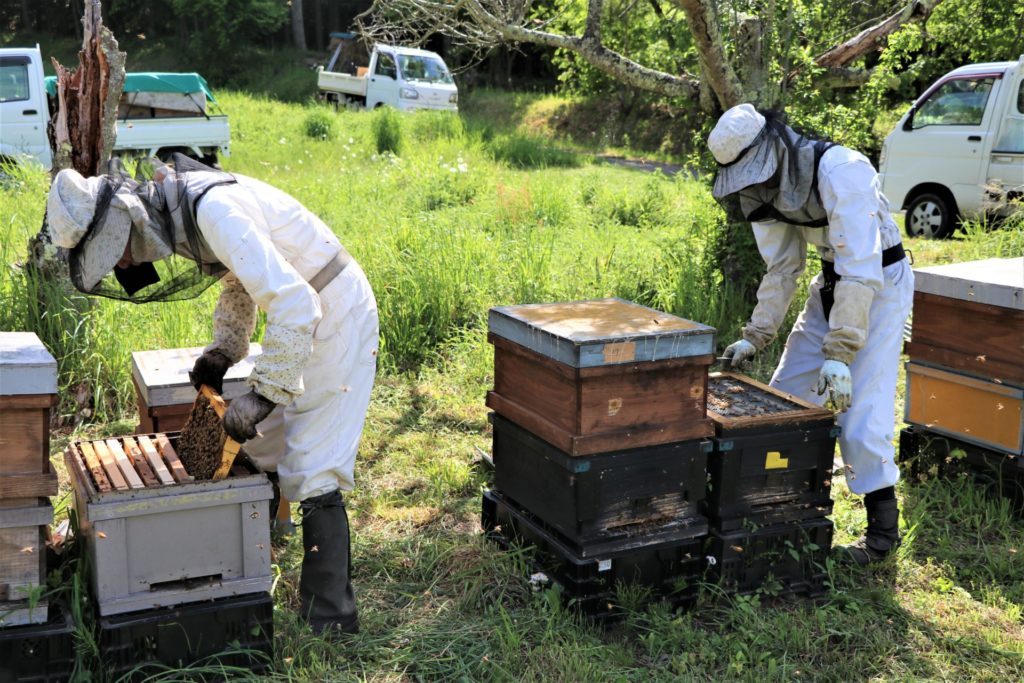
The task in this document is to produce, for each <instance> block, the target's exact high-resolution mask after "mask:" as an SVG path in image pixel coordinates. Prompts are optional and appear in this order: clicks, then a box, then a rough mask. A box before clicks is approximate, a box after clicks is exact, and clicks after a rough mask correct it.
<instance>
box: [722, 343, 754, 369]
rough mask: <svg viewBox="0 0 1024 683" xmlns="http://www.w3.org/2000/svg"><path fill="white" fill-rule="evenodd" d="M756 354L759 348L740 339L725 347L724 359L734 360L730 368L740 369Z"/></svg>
mask: <svg viewBox="0 0 1024 683" xmlns="http://www.w3.org/2000/svg"><path fill="white" fill-rule="evenodd" d="M755 353H757V348H756V347H755V346H754V345H753V344H751V343H750V342H748V341H747V340H746V339H740V340H739V341H737V342H733V343H732V344H729V345H728V346H727V347H725V353H723V354H722V357H723V358H729V359H732V362H731V363H729V367H731V368H738V367H739V366H740V364H741V363H743V362H744V361H746V360H747V359H748V358H753V357H754V354H755Z"/></svg>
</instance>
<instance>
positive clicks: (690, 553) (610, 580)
mask: <svg viewBox="0 0 1024 683" xmlns="http://www.w3.org/2000/svg"><path fill="white" fill-rule="evenodd" d="M482 526H483V528H484V531H485V532H487V533H488V534H489V535H490V536H491V538H493V539H494V540H496V541H498V542H499V543H500V544H502V545H503V546H505V547H508V545H509V544H513V543H514V544H518V545H532V546H534V547H535V549H536V554H535V556H534V559H535V563H536V568H537V569H539V570H540V571H541V572H543V573H544V574H545V575H546V576H547V578H548V579H550V580H551V581H552V582H553V583H555V584H557V585H558V586H559V587H560V588H561V589H562V595H563V597H564V598H565V599H566V601H568V602H569V603H570V604H572V605H573V606H574V607H576V608H577V609H579V610H580V611H581V612H583V613H585V614H588V615H589V616H595V617H603V616H609V615H611V614H613V613H614V611H615V608H614V603H615V600H616V598H615V593H616V589H617V585H618V584H619V583H620V582H621V583H624V584H634V585H640V586H646V587H649V588H651V589H652V592H653V593H655V594H656V595H658V596H659V597H665V598H667V599H669V600H670V601H671V602H673V604H675V605H676V606H688V605H690V604H692V601H693V599H694V598H695V596H696V588H697V583H698V581H699V580H700V576H701V573H702V571H703V568H704V556H703V555H702V554H701V548H702V545H703V542H704V538H705V537H704V535H700V536H695V537H693V538H689V539H685V540H682V541H679V540H677V541H669V542H666V543H661V544H656V545H648V546H642V547H640V548H634V549H626V550H620V551H618V552H613V553H609V554H608V555H606V556H603V557H601V558H582V557H580V556H579V555H577V554H576V553H574V552H573V550H572V549H571V548H570V547H569V546H568V545H566V543H565V542H564V539H562V538H560V537H559V535H558V533H557V532H556V531H555V530H554V529H552V528H550V527H548V526H547V525H545V524H544V523H543V522H541V521H540V520H538V519H537V518H536V517H534V516H533V515H531V514H530V513H529V512H527V511H525V510H523V509H522V508H520V507H518V506H517V505H516V504H515V503H513V502H512V501H510V500H508V499H507V498H505V497H504V496H502V494H501V493H499V492H497V491H485V492H484V494H483V501H482Z"/></svg>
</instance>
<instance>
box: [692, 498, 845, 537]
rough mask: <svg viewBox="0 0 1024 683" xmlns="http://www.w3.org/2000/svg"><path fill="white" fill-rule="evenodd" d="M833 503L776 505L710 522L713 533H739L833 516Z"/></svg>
mask: <svg viewBox="0 0 1024 683" xmlns="http://www.w3.org/2000/svg"><path fill="white" fill-rule="evenodd" d="M833 506H834V503H833V501H832V500H831V499H830V500H827V501H821V502H817V503H776V504H774V505H764V506H757V507H755V508H754V510H753V511H752V512H751V513H750V514H749V515H741V516H739V517H726V518H724V519H723V518H713V519H710V520H709V522H708V525H709V530H711V531H739V530H741V529H747V530H750V529H754V528H760V527H765V526H773V525H777V524H788V523H791V522H803V521H807V520H813V519H819V518H821V517H825V516H827V515H831V514H832V508H833Z"/></svg>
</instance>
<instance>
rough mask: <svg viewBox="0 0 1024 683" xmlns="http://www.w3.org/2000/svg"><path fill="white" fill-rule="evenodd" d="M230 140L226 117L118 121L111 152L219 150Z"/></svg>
mask: <svg viewBox="0 0 1024 683" xmlns="http://www.w3.org/2000/svg"><path fill="white" fill-rule="evenodd" d="M230 140H231V131H230V129H229V127H228V117H227V116H222V115H220V116H211V117H209V118H206V117H205V116H195V117H189V118H178V117H173V118H155V119H153V118H150V119H127V120H124V119H118V121H117V140H116V141H115V142H114V150H124V149H133V150H137V149H149V150H151V151H153V152H155V151H156V150H158V149H160V148H162V147H201V148H206V147H220V148H222V150H224V151H226V149H227V146H228V143H229V142H230Z"/></svg>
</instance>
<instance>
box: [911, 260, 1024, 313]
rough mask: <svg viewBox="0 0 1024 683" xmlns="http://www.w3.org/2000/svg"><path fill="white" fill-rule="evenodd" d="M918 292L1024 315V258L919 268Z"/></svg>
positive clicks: (915, 272)
mask: <svg viewBox="0 0 1024 683" xmlns="http://www.w3.org/2000/svg"><path fill="white" fill-rule="evenodd" d="M914 290H915V291H917V292H923V293H925V294H935V295H938V296H945V297H949V298H951V299H960V300H961V301H974V302H977V303H981V304H988V305H990V306H1001V307H1002V308H1012V309H1015V310H1018V311H1024V257H1021V258H992V259H985V260H983V261H967V262H965V263H950V264H947V265H944V266H929V267H928V268H915V269H914Z"/></svg>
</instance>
